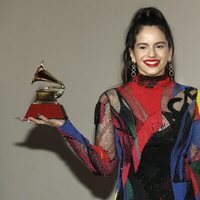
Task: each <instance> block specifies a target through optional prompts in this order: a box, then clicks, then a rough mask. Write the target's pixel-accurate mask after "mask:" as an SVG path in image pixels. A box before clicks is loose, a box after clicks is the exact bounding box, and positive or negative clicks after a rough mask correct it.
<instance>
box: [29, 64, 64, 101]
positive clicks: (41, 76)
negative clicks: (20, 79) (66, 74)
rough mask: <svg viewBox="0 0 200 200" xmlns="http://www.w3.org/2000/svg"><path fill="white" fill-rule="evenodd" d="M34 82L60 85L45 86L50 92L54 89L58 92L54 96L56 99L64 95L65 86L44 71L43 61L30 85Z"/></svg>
mask: <svg viewBox="0 0 200 200" xmlns="http://www.w3.org/2000/svg"><path fill="white" fill-rule="evenodd" d="M36 81H45V82H50V83H56V84H58V85H60V86H46V89H51V90H52V89H56V90H58V92H57V94H56V98H59V97H60V96H62V94H63V93H64V89H65V85H64V84H63V83H62V82H61V81H60V80H58V79H57V78H55V77H54V76H53V75H51V74H50V73H49V72H48V71H47V70H46V69H45V67H44V61H42V62H41V63H40V65H39V67H38V68H37V70H36V72H35V74H34V77H33V79H32V82H31V84H33V83H34V82H36Z"/></svg>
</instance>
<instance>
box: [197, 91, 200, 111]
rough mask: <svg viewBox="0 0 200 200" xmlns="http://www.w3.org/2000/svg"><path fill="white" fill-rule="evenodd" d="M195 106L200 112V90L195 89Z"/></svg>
mask: <svg viewBox="0 0 200 200" xmlns="http://www.w3.org/2000/svg"><path fill="white" fill-rule="evenodd" d="M197 107H198V112H199V113H200V90H198V91H197Z"/></svg>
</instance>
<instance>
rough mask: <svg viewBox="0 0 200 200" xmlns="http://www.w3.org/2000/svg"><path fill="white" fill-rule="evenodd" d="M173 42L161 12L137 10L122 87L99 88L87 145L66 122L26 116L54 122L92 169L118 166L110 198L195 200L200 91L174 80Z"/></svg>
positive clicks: (199, 158) (109, 169) (199, 166)
mask: <svg viewBox="0 0 200 200" xmlns="http://www.w3.org/2000/svg"><path fill="white" fill-rule="evenodd" d="M173 54H174V43H173V38H172V34H171V31H170V28H169V26H168V24H167V22H166V20H165V18H164V16H163V14H162V13H161V12H160V11H159V10H158V9H156V8H153V7H150V8H142V9H140V10H138V12H137V13H136V14H135V15H134V17H133V19H132V21H131V24H130V27H129V30H128V33H127V37H126V46H125V50H124V53H123V61H124V68H123V71H122V79H123V82H124V83H123V84H122V85H120V86H117V87H115V88H113V89H110V90H108V91H106V92H104V93H103V94H102V95H101V97H100V99H99V101H98V103H97V105H96V109H95V124H96V138H95V144H94V145H93V144H91V143H90V142H89V141H88V140H87V139H86V138H85V137H84V136H83V135H82V134H81V133H80V132H79V131H78V130H77V129H76V128H75V127H74V126H73V125H72V124H71V122H70V120H69V119H66V120H65V121H64V120H48V119H47V118H45V117H44V116H40V117H39V118H40V119H34V118H29V119H28V120H29V121H30V122H34V123H36V124H47V125H49V126H53V127H56V128H57V129H58V131H59V132H60V133H61V135H62V136H63V137H64V138H65V139H66V141H67V142H68V143H69V144H70V145H71V147H72V148H73V149H74V151H75V152H76V154H77V155H78V156H79V157H80V158H81V159H82V161H83V162H84V163H85V164H86V165H87V166H88V167H89V169H90V170H91V171H92V172H94V173H95V174H99V175H102V176H107V175H109V174H110V173H111V172H112V171H113V170H114V168H115V166H116V165H118V182H117V189H116V195H115V199H117V200H122V199H123V200H132V199H134V200H135V199H139V200H140V199H152V200H161V199H162V200H168V199H169V200H172V199H175V200H186V199H187V200H192V199H200V191H199V184H200V182H199V181H200V179H198V178H199V177H200V162H199V161H200V150H199V149H200V133H198V127H199V126H200V121H199V118H200V116H199V111H200V110H199V109H200V93H199V91H198V90H197V89H195V88H192V87H188V86H184V85H180V84H178V83H176V82H175V81H174V70H173V65H172V60H173Z"/></svg>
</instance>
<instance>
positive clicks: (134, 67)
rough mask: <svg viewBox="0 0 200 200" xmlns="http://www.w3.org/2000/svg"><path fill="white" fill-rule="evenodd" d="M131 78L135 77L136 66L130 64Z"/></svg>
mask: <svg viewBox="0 0 200 200" xmlns="http://www.w3.org/2000/svg"><path fill="white" fill-rule="evenodd" d="M131 76H132V78H134V77H135V76H136V66H135V63H133V64H132V66H131Z"/></svg>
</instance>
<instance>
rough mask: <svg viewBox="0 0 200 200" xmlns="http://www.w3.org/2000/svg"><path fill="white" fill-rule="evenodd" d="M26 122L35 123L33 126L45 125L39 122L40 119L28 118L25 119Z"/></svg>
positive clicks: (43, 122)
mask: <svg viewBox="0 0 200 200" xmlns="http://www.w3.org/2000/svg"><path fill="white" fill-rule="evenodd" d="M27 121H28V122H29V123H35V124H39V125H44V124H46V122H45V121H43V120H40V119H36V118H33V117H29V118H28V119H27Z"/></svg>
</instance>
